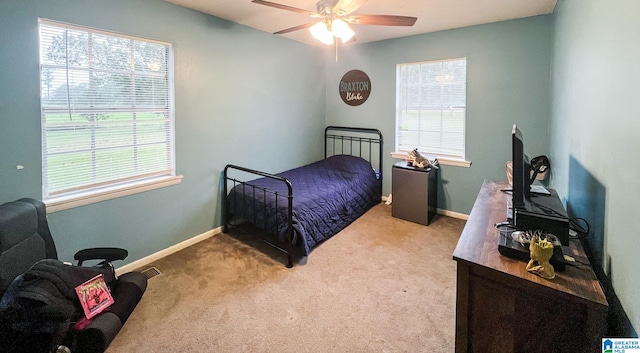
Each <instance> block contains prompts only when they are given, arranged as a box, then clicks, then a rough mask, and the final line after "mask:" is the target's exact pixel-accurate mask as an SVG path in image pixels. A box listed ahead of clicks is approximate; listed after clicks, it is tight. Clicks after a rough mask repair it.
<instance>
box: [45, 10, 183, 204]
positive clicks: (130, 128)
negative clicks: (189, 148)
mask: <svg viewBox="0 0 640 353" xmlns="http://www.w3.org/2000/svg"><path fill="white" fill-rule="evenodd" d="M39 28H40V77H41V112H42V156H43V158H42V160H43V161H42V162H43V168H42V171H43V198H44V199H45V200H46V199H50V198H53V197H58V196H60V195H69V194H74V193H78V192H90V191H92V190H100V189H102V188H105V187H113V186H117V185H127V184H128V183H131V182H134V181H140V180H145V179H150V178H154V177H160V176H172V175H175V167H174V165H175V158H174V155H175V151H174V138H173V136H174V133H173V126H174V117H173V96H172V94H173V92H172V91H173V79H172V62H171V60H172V57H171V54H172V53H171V46H170V44H167V43H162V42H157V41H152V40H147V39H141V38H135V37H130V36H125V35H120V34H114V33H110V32H105V31H99V30H95V29H89V28H83V27H78V26H74V25H69V24H63V23H58V22H53V21H49V20H40V27H39Z"/></svg>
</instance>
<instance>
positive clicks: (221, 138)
mask: <svg viewBox="0 0 640 353" xmlns="http://www.w3.org/2000/svg"><path fill="white" fill-rule="evenodd" d="M39 17H41V18H48V19H52V20H57V21H63V22H69V23H73V24H78V25H84V26H89V27H95V28H99V29H104V30H111V31H115V32H119V33H124V34H129V35H135V36H141V37H146V38H151V39H156V40H161V41H166V42H170V43H172V44H173V45H174V50H175V64H176V65H175V92H176V94H175V103H176V109H175V112H176V113H175V121H176V163H177V172H178V174H179V175H183V176H184V179H183V181H182V183H181V184H180V185H176V186H171V187H167V188H163V189H158V190H153V191H148V192H144V193H140V194H136V195H132V196H127V197H122V198H118V199H114V200H109V201H103V202H99V203H96V204H92V205H88V206H82V207H77V208H73V209H70V210H66V211H60V212H55V213H52V214H50V215H49V223H50V226H51V228H52V232H53V234H54V236H55V238H56V242H57V244H58V247H59V252H60V257H61V258H62V259H64V260H70V259H72V256H73V253H74V252H75V251H76V250H79V249H81V248H84V247H90V246H121V247H124V248H127V249H128V250H129V251H130V255H129V259H128V261H127V262H130V261H133V260H137V259H140V258H142V257H144V256H147V255H149V254H152V253H155V252H157V251H159V250H162V249H165V248H167V247H169V246H171V245H174V244H177V243H179V242H181V241H183V240H186V239H189V238H191V237H193V236H196V235H199V234H202V233H204V232H206V231H208V230H211V229H212V228H215V227H218V226H219V225H220V207H219V203H220V200H219V194H220V191H219V178H220V173H221V171H222V169H223V168H224V166H225V165H226V164H227V163H234V164H241V165H245V166H248V167H255V168H262V169H264V170H266V171H270V172H277V171H281V170H284V169H288V168H290V167H294V166H299V165H302V164H304V163H308V162H311V161H313V160H317V159H319V158H321V157H322V136H323V135H322V133H323V128H324V117H325V102H324V93H325V88H324V61H323V59H322V55H321V51H320V49H318V48H314V47H310V46H307V45H303V44H301V43H298V42H295V41H291V40H288V39H285V38H282V37H278V36H274V35H271V34H268V33H264V32H260V31H257V30H254V29H251V28H248V27H245V26H241V25H238V24H234V23H232V22H229V21H225V20H221V19H218V18H215V17H212V16H208V15H204V14H202V13H199V12H195V11H191V10H187V9H184V8H182V7H178V6H175V5H173V4H171V3H168V2H165V1H160V0H110V1H100V0H90V1H87V0H82V1H71V0H56V1H41V0H3V1H2V2H0V202H6V201H11V200H14V199H17V198H20V197H33V198H37V199H40V198H41V197H42V194H41V179H42V177H41V166H42V162H41V152H40V148H41V144H40V100H39V67H38V65H39V64H38V18H39ZM301 83H303V84H301ZM306 83H312V84H306ZM285 156H286V158H285ZM17 165H23V166H24V169H23V170H18V169H16V166H17ZM124 263H126V262H123V263H119V264H118V265H122V264H124Z"/></svg>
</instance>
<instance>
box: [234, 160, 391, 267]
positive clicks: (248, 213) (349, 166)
mask: <svg viewBox="0 0 640 353" xmlns="http://www.w3.org/2000/svg"><path fill="white" fill-rule="evenodd" d="M277 175H278V176H281V177H285V178H287V179H288V180H289V181H290V182H291V185H292V188H293V246H294V250H295V252H296V253H298V254H300V255H308V254H309V252H310V251H311V250H312V249H313V247H314V246H316V245H317V244H319V243H320V242H322V241H323V240H325V239H328V238H330V237H331V236H333V235H334V234H336V233H338V232H339V231H340V230H342V229H343V228H344V227H346V226H347V225H349V224H350V223H351V222H353V221H354V220H356V219H357V218H358V217H360V216H361V215H362V214H364V213H365V212H366V211H367V210H369V209H370V208H371V207H373V206H374V205H376V204H378V203H380V196H381V190H380V187H381V185H380V184H381V183H380V180H378V174H377V173H376V172H375V171H374V170H373V168H372V167H371V164H370V163H369V162H367V161H366V160H364V159H362V158H360V157H354V156H348V155H336V156H331V157H329V158H327V159H323V160H321V161H318V162H315V163H312V164H308V165H306V166H303V167H299V168H296V169H292V170H289V171H286V172H283V173H280V174H277ZM248 183H249V184H252V185H255V186H257V187H259V188H257V189H255V190H254V189H253V188H251V187H248V186H242V185H238V186H236V187H234V188H233V189H232V190H231V192H230V193H229V195H228V201H229V212H230V213H231V215H232V216H235V217H239V218H244V219H246V220H249V221H251V222H252V223H253V224H254V225H256V226H257V227H259V228H262V229H263V230H265V231H266V232H267V233H269V234H277V237H278V241H279V242H284V241H285V239H286V231H287V222H286V220H287V204H288V201H287V194H288V189H287V186H286V184H284V183H283V182H282V181H279V180H274V179H270V178H260V179H256V180H253V181H250V182H248ZM263 189H267V190H273V191H275V192H277V194H275V193H273V192H269V191H264V190H263ZM243 204H246V205H247V207H244V211H242V208H243ZM276 219H277V222H276ZM276 229H277V230H276Z"/></svg>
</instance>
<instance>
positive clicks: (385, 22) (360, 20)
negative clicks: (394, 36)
mask: <svg viewBox="0 0 640 353" xmlns="http://www.w3.org/2000/svg"><path fill="white" fill-rule="evenodd" d="M417 19H418V18H416V17H408V16H395V15H355V16H349V17H345V18H344V20H345V21H347V22H349V23H353V24H356V25H374V26H413V24H414V23H416V20H417Z"/></svg>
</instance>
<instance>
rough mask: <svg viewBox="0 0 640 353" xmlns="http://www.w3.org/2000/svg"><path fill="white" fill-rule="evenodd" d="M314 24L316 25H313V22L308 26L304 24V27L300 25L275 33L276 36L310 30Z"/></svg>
mask: <svg viewBox="0 0 640 353" xmlns="http://www.w3.org/2000/svg"><path fill="white" fill-rule="evenodd" d="M314 24H315V23H313V22H312V23H306V24H303V25H299V26H295V27H291V28H287V29H283V30H282V31H278V32H275V33H274V34H285V33H289V32H293V31H297V30H301V29H305V28H309V27H311V26H313V25H314Z"/></svg>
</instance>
